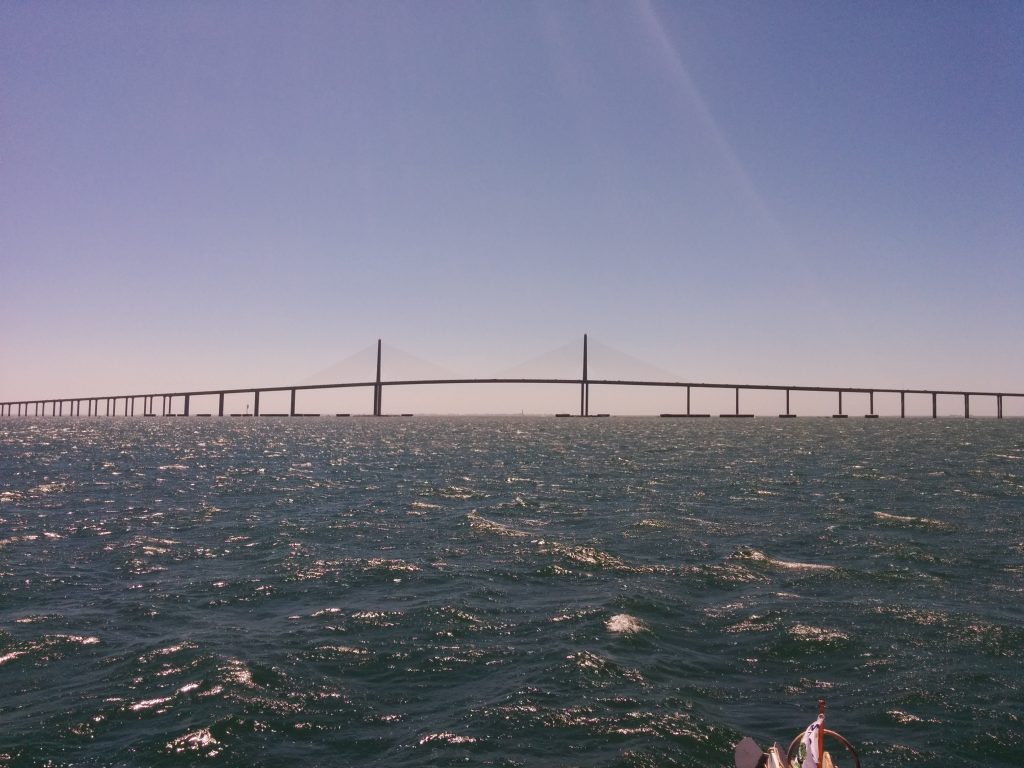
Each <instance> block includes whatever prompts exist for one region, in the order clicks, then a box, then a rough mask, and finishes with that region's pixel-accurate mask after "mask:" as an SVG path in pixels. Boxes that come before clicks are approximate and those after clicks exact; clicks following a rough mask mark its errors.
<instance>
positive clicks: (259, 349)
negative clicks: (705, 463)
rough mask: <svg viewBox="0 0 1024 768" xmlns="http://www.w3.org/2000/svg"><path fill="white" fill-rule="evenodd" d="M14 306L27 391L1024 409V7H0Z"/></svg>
mask: <svg viewBox="0 0 1024 768" xmlns="http://www.w3.org/2000/svg"><path fill="white" fill-rule="evenodd" d="M0 295H2V297H3V298H2V301H0V328H2V329H3V330H2V333H0V400H9V399H20V398H28V397H65V396H67V397H70V396H85V395H102V394H114V393H119V392H128V391H159V390H171V389H205V388H216V387H234V386H249V385H254V386H272V385H279V384H280V385H284V384H292V383H296V382H299V381H302V380H305V379H308V378H309V377H310V376H312V375H313V374H315V373H316V372H317V371H321V370H322V369H325V368H329V367H330V366H332V365H333V364H334V363H336V362H337V361H339V360H343V359H345V358H348V357H349V356H351V355H353V354H356V353H359V351H360V350H364V349H365V348H366V347H367V346H368V345H370V344H373V343H375V341H376V339H377V338H383V339H384V340H385V342H386V343H388V344H390V345H393V346H394V347H397V348H399V349H403V350H407V351H409V352H411V353H414V354H415V355H417V356H419V357H422V358H424V359H426V360H429V361H432V362H434V363H437V364H439V365H441V366H444V367H445V368H446V369H448V370H451V371H452V372H454V373H457V374H459V375H466V376H492V375H496V374H497V373H498V372H500V371H504V370H507V369H509V368H510V367H512V366H514V365H516V364H517V363H520V362H521V361H523V360H526V359H529V358H532V357H535V356H537V355H542V354H543V353H545V352H546V351H548V350H551V349H553V348H557V347H560V346H562V345H564V344H566V343H573V344H576V343H578V340H579V339H580V338H581V337H582V334H583V333H589V334H590V336H591V338H592V339H595V340H599V341H600V342H602V343H604V344H606V345H608V347H612V348H616V349H619V350H622V351H623V352H625V353H628V354H630V355H633V356H635V357H637V358H640V359H643V360H647V361H650V362H651V363H654V364H656V365H658V366H659V367H660V368H661V369H664V370H666V371H668V372H671V373H672V374H674V375H676V376H678V377H680V378H683V379H687V380H698V381H735V382H763V383H781V384H791V383H792V384H808V385H850V386H862V385H866V386H880V387H881V386H897V387H900V386H905V387H922V388H943V387H945V388H972V389H1002V390H1012V391H1024V3H1020V2H977V3H961V2H929V3H923V2H920V3H919V2H901V3H891V2H829V3H812V2H786V1H785V0H780V1H778V2H771V3H756V2H730V1H728V0H724V1H723V0H715V1H714V2H680V3H674V2H673V3H661V2H643V1H640V2H629V1H623V2H554V1H545V2H442V1H440V0H439V1H437V2H380V3H377V2H293V3H260V4H254V3H247V2H228V1H225V2H213V3H202V2H166V3H121V2H106V1H105V2H82V3H59V2H34V3H4V4H2V5H0ZM601 363H602V361H601V360H600V359H597V358H595V359H593V360H592V361H591V373H592V375H603V376H609V377H613V376H617V375H629V373H630V372H629V371H619V370H611V369H609V368H606V369H605V370H600V366H601ZM606 365H609V366H610V363H607V364H606ZM554 373H555V375H559V374H560V373H561V371H555V372H554ZM370 375H372V370H371V371H367V376H368V377H369V376H370ZM387 375H388V370H387V369H385V377H387ZM453 396H454V395H453ZM444 397H445V396H443V395H442V394H441V393H438V394H437V395H436V398H437V403H438V408H439V409H440V410H457V409H458V402H457V401H451V402H449V401H446V400H444Z"/></svg>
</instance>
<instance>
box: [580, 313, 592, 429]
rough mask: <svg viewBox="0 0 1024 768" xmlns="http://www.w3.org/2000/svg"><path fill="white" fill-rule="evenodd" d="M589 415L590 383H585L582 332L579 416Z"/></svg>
mask: <svg viewBox="0 0 1024 768" xmlns="http://www.w3.org/2000/svg"><path fill="white" fill-rule="evenodd" d="M589 415H590V385H589V384H588V383H587V334H585V333H584V334H583V376H582V378H581V379H580V416H589Z"/></svg>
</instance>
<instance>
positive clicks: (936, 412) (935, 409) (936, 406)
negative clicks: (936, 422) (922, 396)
mask: <svg viewBox="0 0 1024 768" xmlns="http://www.w3.org/2000/svg"><path fill="white" fill-rule="evenodd" d="M938 400H939V396H938V393H937V392H932V418H933V419H937V418H938V417H939V403H938Z"/></svg>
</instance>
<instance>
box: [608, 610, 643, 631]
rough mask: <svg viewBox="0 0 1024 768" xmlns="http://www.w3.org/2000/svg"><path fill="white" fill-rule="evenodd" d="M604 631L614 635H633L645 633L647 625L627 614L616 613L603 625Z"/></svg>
mask: <svg viewBox="0 0 1024 768" xmlns="http://www.w3.org/2000/svg"><path fill="white" fill-rule="evenodd" d="M604 627H605V629H607V630H608V631H609V632H611V633H613V634H616V635H634V634H636V633H638V632H647V631H648V627H647V625H646V624H645V623H644V622H643V621H641V620H640V619H638V618H637V617H636V616H630V615H629V614H628V613H617V614H615V615H614V616H612V617H611V618H609V619H608V621H606V622H605V623H604Z"/></svg>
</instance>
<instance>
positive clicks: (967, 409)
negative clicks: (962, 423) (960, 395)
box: [964, 392, 971, 419]
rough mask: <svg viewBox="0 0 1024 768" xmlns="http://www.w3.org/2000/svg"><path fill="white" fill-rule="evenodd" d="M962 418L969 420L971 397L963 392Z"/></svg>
mask: <svg viewBox="0 0 1024 768" xmlns="http://www.w3.org/2000/svg"><path fill="white" fill-rule="evenodd" d="M964 418H965V419H969V418H971V396H970V395H969V394H967V393H966V392H964Z"/></svg>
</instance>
